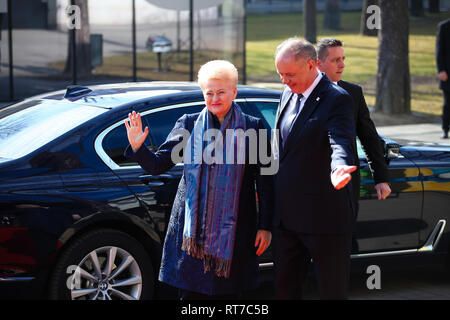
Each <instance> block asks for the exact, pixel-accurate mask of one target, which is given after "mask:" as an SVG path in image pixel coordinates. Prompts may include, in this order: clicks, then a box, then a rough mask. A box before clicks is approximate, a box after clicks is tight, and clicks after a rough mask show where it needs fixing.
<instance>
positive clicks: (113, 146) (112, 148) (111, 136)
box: [102, 124, 148, 166]
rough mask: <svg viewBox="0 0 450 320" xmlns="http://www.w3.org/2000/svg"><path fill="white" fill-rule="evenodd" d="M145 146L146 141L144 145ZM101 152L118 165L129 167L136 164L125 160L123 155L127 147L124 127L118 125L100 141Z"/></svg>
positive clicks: (127, 159)
mask: <svg viewBox="0 0 450 320" xmlns="http://www.w3.org/2000/svg"><path fill="white" fill-rule="evenodd" d="M145 145H148V144H147V141H146V143H145ZM102 146H103V150H105V152H106V154H107V155H108V156H109V157H110V158H111V159H112V160H113V161H114V162H115V163H116V164H118V165H121V166H130V165H135V164H136V162H134V161H132V160H131V159H129V158H126V157H125V156H124V155H123V154H124V152H125V149H126V147H127V146H128V138H127V130H126V129H125V125H124V124H122V125H119V126H118V127H116V128H115V129H113V130H111V131H110V132H109V133H108V134H107V135H106V136H105V137H104V138H103V141H102Z"/></svg>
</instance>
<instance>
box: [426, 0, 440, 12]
mask: <svg viewBox="0 0 450 320" xmlns="http://www.w3.org/2000/svg"><path fill="white" fill-rule="evenodd" d="M440 11H441V5H440V2H439V0H428V12H430V13H439V12H440Z"/></svg>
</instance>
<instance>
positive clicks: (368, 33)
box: [359, 0, 378, 37]
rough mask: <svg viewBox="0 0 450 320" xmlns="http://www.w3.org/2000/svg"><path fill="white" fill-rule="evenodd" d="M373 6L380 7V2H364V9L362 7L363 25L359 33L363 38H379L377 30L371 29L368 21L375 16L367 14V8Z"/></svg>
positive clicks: (365, 0) (366, 0)
mask: <svg viewBox="0 0 450 320" xmlns="http://www.w3.org/2000/svg"><path fill="white" fill-rule="evenodd" d="M372 5H378V0H364V2H363V7H362V11H361V25H360V31H359V33H360V34H362V35H363V36H371V37H376V36H378V29H377V28H372V29H369V28H368V26H367V20H368V19H369V18H370V16H371V15H372V14H373V13H367V8H368V7H370V6H372Z"/></svg>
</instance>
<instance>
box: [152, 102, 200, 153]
mask: <svg viewBox="0 0 450 320" xmlns="http://www.w3.org/2000/svg"><path fill="white" fill-rule="evenodd" d="M204 107H205V105H203V104H200V105H194V106H187V107H180V108H173V109H168V110H163V111H158V112H153V113H149V114H147V115H144V117H143V119H144V120H145V122H146V123H147V126H148V129H149V136H150V138H151V141H152V145H153V146H155V147H159V146H160V145H161V144H162V143H163V142H164V141H166V138H167V136H168V135H169V133H170V131H172V129H173V127H174V125H175V123H176V122H177V120H178V119H179V118H181V117H182V116H183V115H185V114H191V113H197V112H200V111H202V110H203V108H204Z"/></svg>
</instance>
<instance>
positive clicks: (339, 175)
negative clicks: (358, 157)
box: [331, 165, 356, 190]
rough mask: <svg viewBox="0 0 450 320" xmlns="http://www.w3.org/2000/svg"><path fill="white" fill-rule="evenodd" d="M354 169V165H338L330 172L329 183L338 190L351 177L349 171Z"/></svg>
mask: <svg viewBox="0 0 450 320" xmlns="http://www.w3.org/2000/svg"><path fill="white" fill-rule="evenodd" d="M355 170H356V166H345V165H342V166H338V167H337V168H336V170H334V171H333V173H332V174H331V183H332V184H333V186H334V188H335V189H336V190H340V189H342V188H343V187H345V186H346V185H347V183H348V182H349V181H350V180H351V179H352V175H351V173H352V172H353V171H355Z"/></svg>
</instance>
